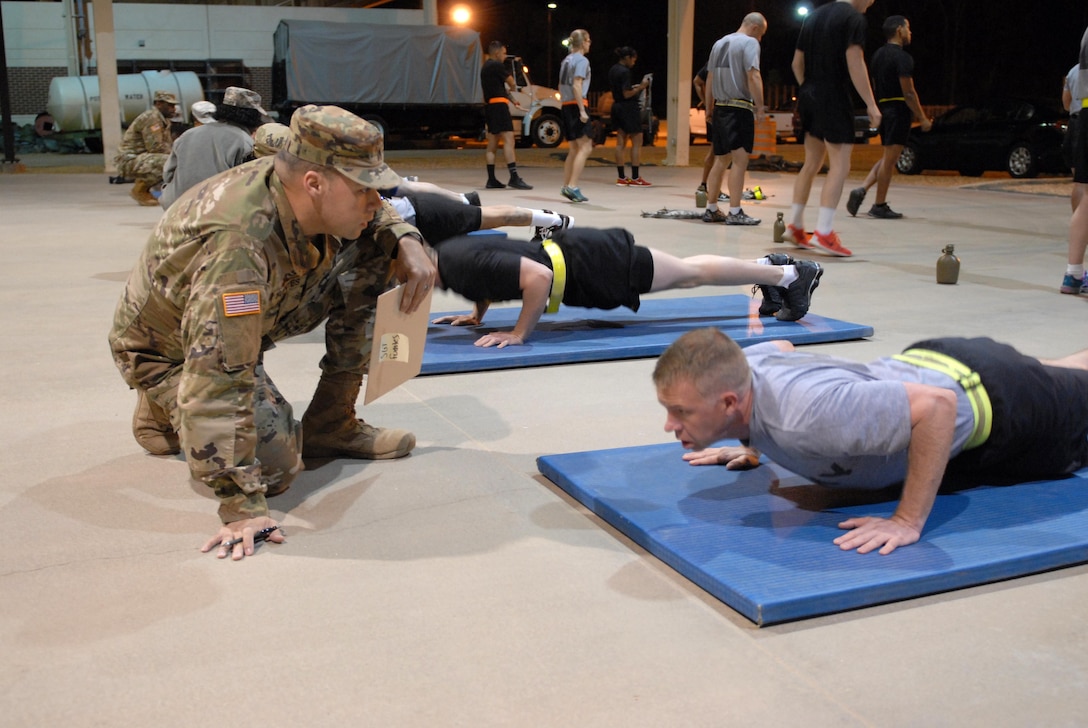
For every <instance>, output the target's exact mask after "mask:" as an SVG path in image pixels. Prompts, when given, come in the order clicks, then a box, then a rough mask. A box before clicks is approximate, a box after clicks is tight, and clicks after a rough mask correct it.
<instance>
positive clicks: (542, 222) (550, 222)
mask: <svg viewBox="0 0 1088 728" xmlns="http://www.w3.org/2000/svg"><path fill="white" fill-rule="evenodd" d="M561 222H563V219H562V218H561V217H559V213H556V212H549V211H548V210H533V222H532V225H533V226H534V227H555V226H556V225H558V224H559V223H561Z"/></svg>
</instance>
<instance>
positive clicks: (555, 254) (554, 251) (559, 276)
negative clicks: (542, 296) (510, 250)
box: [541, 238, 567, 313]
mask: <svg viewBox="0 0 1088 728" xmlns="http://www.w3.org/2000/svg"><path fill="white" fill-rule="evenodd" d="M541 245H543V246H544V250H545V251H546V252H547V253H548V256H549V257H551V259H552V291H551V293H550V294H549V295H548V307H547V308H546V309H544V310H545V311H546V312H547V313H555V312H556V311H558V310H559V304H560V303H562V302H563V291H564V290H566V288H567V263H566V261H565V260H563V251H562V250H560V249H559V246H558V245H556V244H555V241H554V240H552V239H551V238H548V239H547V240H545V241H544V242H543V243H541Z"/></svg>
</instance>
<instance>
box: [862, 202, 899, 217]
mask: <svg viewBox="0 0 1088 728" xmlns="http://www.w3.org/2000/svg"><path fill="white" fill-rule="evenodd" d="M869 217H876V218H879V219H881V220H898V219H899V218H901V217H903V213H901V212H896V211H895V210H893V209H892V208H890V207H888V203H887V202H881V203H880V204H879V205H873V206H872V207H870V208H869Z"/></svg>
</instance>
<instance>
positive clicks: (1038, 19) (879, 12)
mask: <svg viewBox="0 0 1088 728" xmlns="http://www.w3.org/2000/svg"><path fill="white" fill-rule="evenodd" d="M555 1H556V3H557V5H558V8H557V9H556V10H554V11H553V14H552V37H553V39H554V45H553V51H552V64H553V66H555V67H556V68H557V67H558V64H559V62H560V60H561V59H562V57H563V54H564V52H565V51H563V49H562V48H561V47H560V46H559V45H558V43H559V41H560V40H561V39H562V38H564V37H566V35H567V34H568V33H569V32H570V31H571V30H573V29H574V28H578V27H582V28H586V29H587V30H589V32H590V34H591V35H592V37H593V47H592V50H591V51H590V54H589V58H590V62H591V63H592V66H593V86H592V87H593V90H597V91H600V90H603V89H604V88H605V78H606V74H607V72H608V69H609V68H610V67H611V66H612V64H613V63H614V62H615V59H614V56H613V54H612V51H613V49H615V48H616V47H618V46H622V45H630V46H633V47H634V48H635V49H637V50H638V52H639V60H638V65H637V66H636V67H635V69H634V71H635V74H636V75H640V74H642V73H646V72H650V71H652V72H654V73H655V75H656V76H657V78H658V82H657V84H658V85H657V86H656V88H657V89H658V94H657V95H656V97H655V99H654V106H655V108H656V109H658V110H659V113H663V111H664V85H663V82H664V79H665V71H666V63H667V60H666V53H667V38H666V34H667V31H668V0H555ZM823 1H826V0H823ZM458 3H464V4H466V5H469V6H470V7H472V9H473V12H474V21H473V22H472V23H471V25H472V27H473V28H475V29H476V30H478V31H479V32H480V35H481V40H483V42H484V43H485V44H486V43H487V42H488V41H490V40H491V39H492V38H499V39H501V40H503V41H504V42H505V43H506V44H507V47H508V48H509V50H510V52H511V53H517V54H519V55H521V56H522V57H524V58H525V60H526V62H527V63H528V64H529V66H530V68H531V69H532V74H533V77H534V80H535V81H537V82H538V83H544V82H545V81H546V80H547V71H548V69H547V63H546V57H547V44H548V28H547V17H548V16H547V10H546V4H547V0H439V5H438V8H439V22H442V23H448V22H449V20H448V18H449V15H448V12H447V11H448V9H449V8H450V7H452V6H453V5H455V4H458ZM816 4H817V5H820V4H823V2H822V1H821V0H816ZM795 5H796V2H794V0H790V1H788V2H786V1H771V2H768V1H765V2H752V1H750V0H696V5H695V38H694V52H695V55H694V58H693V59H692V70H693V71H695V70H697V69H698V68H699V66H701V65H702V63H703V62H704V61H705V60H706V56H707V55H708V54H709V52H710V47H711V45H712V44H713V43H714V41H715V40H716V39H717V38H719V37H721V36H722V35H725V34H726V33H731V32H733V31H734V30H736V29H737V27H738V26H739V25H740V21H741V19H742V18H743V17H744V15H745V14H746V13H748V12H750V11H752V10H758V11H759V12H761V13H763V14H764V15H765V16H766V17H767V20H768V23H769V29H768V32H767V35H766V36H764V38H763V55H762V67H763V78H764V82H765V83H767V84H771V83H774V82H775V81H778V82H782V83H793V74H792V72H791V71H790V60H791V59H792V57H793V48H794V45H795V43H796V40H797V33H798V31H799V29H800V21H799V20H797V19H795V16H794V15H793V9H794V7H795ZM1029 7H1030V5H1029V3H1027V2H1025V0H876V2H874V3H873V6H872V7H871V8H869V10H868V12H867V13H866V18H867V20H868V22H869V41H868V44H867V46H866V58H868V57H870V56H871V55H872V53H873V52H874V51H875V50H876V49H877V48H879V47H880V45H882V44H883V42H884V41H883V34H882V33H881V31H880V26H881V24H882V23H883V21H884V18H886V17H887V16H889V15H895V14H901V15H905V16H906V17H907V18H909V19H910V21H911V28H912V29H913V31H914V43H913V44H912V46H911V48H910V51H911V54H912V55H913V56H914V59H915V85H916V86H917V88H918V92H919V95H920V96H921V99H922V103H924V104H952V103H963V102H967V101H972V100H979V99H982V98H986V97H988V96H996V95H1017V96H1030V97H1038V96H1046V97H1050V98H1054V99H1057V98H1059V97H1060V94H1061V82H1062V78H1063V77H1064V75H1065V73H1066V71H1068V70H1069V68H1070V66H1072V65H1073V63H1074V61H1075V60H1076V57H1077V52H1078V48H1079V46H1080V38H1081V35H1083V33H1084V29H1085V27H1086V26H1088V2H1085V0H1042V1H1041V2H1039V4H1038V6H1035V7H1037V8H1039V9H1038V10H1030V9H1028V8H1029ZM555 75H556V73H555V71H554V70H553V72H552V77H553V85H554V77H555Z"/></svg>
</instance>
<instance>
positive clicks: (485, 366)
mask: <svg viewBox="0 0 1088 728" xmlns="http://www.w3.org/2000/svg"><path fill="white" fill-rule="evenodd" d="M760 300H761V299H760V298H759V296H758V295H757V296H756V298H754V299H753V298H751V297H749V296H743V295H729V296H695V297H688V298H656V299H655V298H650V299H643V301H642V306H641V307H640V308H639V311H638V313H635V312H633V311H630V310H628V309H626V308H618V309H613V310H611V311H602V310H599V309H586V308H568V307H565V306H564V307H561V308H560V309H559V312H558V313H556V314H552V315H547V314H546V315H545V316H544V317H542V318H541V320H540V323H539V324H538V325H537V327H536V329H535V330H534V331H533V334H532V336H531V337H530V338H529V343H528V344H526V345H523V346H509V347H506V348H504V349H496V348H488V349H484V348H482V347H477V346H473V343H474V342H475V341H476V339H478V338H480V336H482V335H483V334H485V333H487V332H489V331H494V330H496V329H499V330H505V331H509V330H510V329H512V328H513V327H514V324H515V322H516V321H517V317H518V312H519V311H520V310H521V308H520V307H509V308H494V309H491V310H490V311H488V312H487V316H486V317H484V324H483V326H478V327H460V326H447V325H432V326H431V327H430V329H429V330H428V333H427V348H426V350H425V351H424V353H423V369H422V371H421V374H449V373H452V372H475V371H485V370H489V369H514V368H519V367H531V366H543V365H548V364H571V363H575V362H590V361H610V360H614V359H637V358H640V357H650V356H657V355H659V354H660V353H661V352H663V351H664V350H665V349H666V348H668V346H669V344H671V343H672V342H673V341H675V340H676V338H677V337H678V336H680V335H681V334H683V333H684V332H685V331H690V330H692V329H697V328H701V327H704V326H713V327H716V328H719V329H721V330H722V331H724V332H725V333H727V334H729V336H731V337H732V338H733V339H734V340H736V341H737V342H738V343H739V344H740V345H741V346H748V345H750V344H754V343H757V342H759V341H769V340H772V339H789V340H790V341H792V342H793V343H795V344H820V343H825V342H828V341H847V340H849V339H861V338H864V337H866V336H872V335H873V328H872V327H871V326H865V325H864V324H855V323H850V322H849V321H839V320H837V319H833V318H826V317H823V316H819V315H817V314H814V313H809V314H808V315H807V316H805V317H804V318H803V319H801V320H800V321H794V322H783V321H779V320H777V319H775V318H773V317H770V316H759V315H757V314H756V309H757V308H758V306H759V302H760ZM816 300H819V294H818V293H817V297H816ZM451 313H467V311H461V312H449V313H432V314H431V318H432V319H434V318H438V317H440V316H447V315H451Z"/></svg>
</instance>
